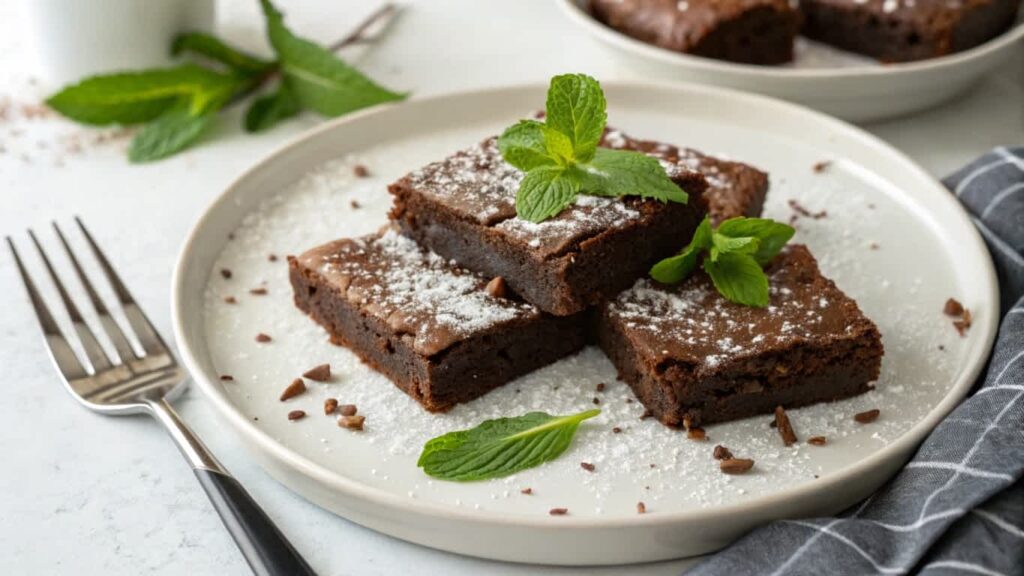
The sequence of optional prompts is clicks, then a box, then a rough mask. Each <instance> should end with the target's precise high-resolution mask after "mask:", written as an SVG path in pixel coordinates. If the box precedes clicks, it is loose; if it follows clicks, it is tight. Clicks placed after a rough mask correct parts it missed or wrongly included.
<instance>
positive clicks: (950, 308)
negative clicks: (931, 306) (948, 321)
mask: <svg viewBox="0 0 1024 576" xmlns="http://www.w3.org/2000/svg"><path fill="white" fill-rule="evenodd" d="M942 313H943V314H945V315H946V316H953V317H959V316H962V315H963V313H964V305H963V304H961V303H960V302H958V301H957V300H956V299H955V298H950V299H949V300H946V305H945V306H943V308H942Z"/></svg>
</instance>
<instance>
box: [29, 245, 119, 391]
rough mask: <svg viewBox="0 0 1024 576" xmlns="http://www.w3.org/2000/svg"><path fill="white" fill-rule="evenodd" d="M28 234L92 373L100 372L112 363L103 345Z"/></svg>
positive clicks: (41, 251)
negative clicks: (65, 311)
mask: <svg viewBox="0 0 1024 576" xmlns="http://www.w3.org/2000/svg"><path fill="white" fill-rule="evenodd" d="M28 235H29V238H31V239H32V243H33V244H35V245H36V250H37V251H38V252H39V257H40V258H42V260H43V264H44V265H45V266H46V271H47V272H49V274H50V280H52V281H53V284H54V286H56V287H57V292H58V293H59V294H60V299H61V301H62V302H63V303H64V308H65V309H66V310H67V312H68V316H70V317H71V324H72V325H73V326H74V327H75V333H76V334H78V340H79V341H80V342H81V343H82V349H83V350H85V356H86V358H88V359H89V364H90V365H91V366H92V371H93V373H94V374H95V373H97V372H102V371H103V370H106V369H108V368H110V367H111V366H112V363H111V361H110V359H109V358H108V357H107V353H106V352H104V351H103V347H102V346H100V343H99V342H98V341H97V340H96V335H95V334H93V332H92V328H89V325H88V324H86V323H85V319H84V318H83V317H82V313H81V312H79V311H78V306H76V305H75V302H74V300H72V299H71V296H70V295H68V291H67V289H65V288H64V283H63V282H61V280H60V276H58V275H57V271H56V270H54V268H53V264H51V263H50V258H49V257H48V256H47V255H46V251H45V250H43V245H42V244H40V243H39V239H38V238H36V235H35V232H32V231H31V230H29V231H28Z"/></svg>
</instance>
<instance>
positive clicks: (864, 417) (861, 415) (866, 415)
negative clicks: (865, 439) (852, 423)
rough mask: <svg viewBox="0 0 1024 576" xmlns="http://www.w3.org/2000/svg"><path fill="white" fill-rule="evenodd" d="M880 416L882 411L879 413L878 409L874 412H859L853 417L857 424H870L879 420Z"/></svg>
mask: <svg viewBox="0 0 1024 576" xmlns="http://www.w3.org/2000/svg"><path fill="white" fill-rule="evenodd" d="M879 414H881V411H879V410H878V408H875V409H873V410H867V411H865V412H858V413H857V414H854V415H853V419H854V420H856V421H857V422H860V423H861V424H870V423H872V422H874V421H875V420H878V415H879Z"/></svg>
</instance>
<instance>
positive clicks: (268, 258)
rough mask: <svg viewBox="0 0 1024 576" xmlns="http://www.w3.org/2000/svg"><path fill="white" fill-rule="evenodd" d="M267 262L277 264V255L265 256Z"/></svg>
mask: <svg viewBox="0 0 1024 576" xmlns="http://www.w3.org/2000/svg"><path fill="white" fill-rule="evenodd" d="M267 261H268V262H277V254H267Z"/></svg>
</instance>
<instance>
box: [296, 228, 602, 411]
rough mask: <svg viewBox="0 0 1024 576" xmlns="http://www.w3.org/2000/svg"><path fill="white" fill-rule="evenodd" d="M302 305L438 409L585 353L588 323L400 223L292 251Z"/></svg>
mask: <svg viewBox="0 0 1024 576" xmlns="http://www.w3.org/2000/svg"><path fill="white" fill-rule="evenodd" d="M288 265H289V269H290V279H291V283H292V288H293V290H294V293H295V304H296V306H298V307H299V309H301V310H302V311H303V312H306V313H307V314H309V315H310V316H311V317H312V318H313V319H314V320H315V321H316V322H318V323H319V324H320V325H322V326H323V327H324V328H325V329H326V330H327V332H328V334H329V335H330V337H331V341H332V342H334V343H335V344H340V345H343V346H346V347H348V348H350V349H351V350H352V351H353V352H355V354H356V355H358V356H359V357H360V358H361V359H362V360H363V361H364V362H366V363H367V364H369V365H370V366H371V367H372V368H374V369H376V370H377V371H379V372H381V373H383V374H384V375H385V376H387V377H388V378H390V379H391V380H392V381H393V382H394V383H395V385H397V386H398V387H399V388H401V389H402V390H403V391H404V392H405V393H407V394H409V395H410V396H412V397H413V398H414V399H416V401H418V402H419V403H420V404H422V405H423V407H424V408H426V409H427V410H429V411H431V412H438V411H443V410H447V409H449V408H451V407H452V406H454V405H455V404H457V403H460V402H467V401H469V400H472V399H474V398H476V397H478V396H481V395H483V394H484V393H486V392H488V391H489V390H491V389H493V388H496V387H498V386H501V385H502V384H504V383H506V382H508V381H509V380H512V379H514V378H516V377H518V376H521V375H523V374H526V373H527V372H530V371H532V370H534V369H536V368H540V367H541V366H544V365H546V364H549V363H551V362H554V361H555V360H558V359H559V358H562V357H563V356H567V355H569V354H572V353H574V352H576V351H578V350H579V349H580V348H582V347H583V345H584V343H585V322H584V321H583V319H582V318H581V317H578V316H566V317H556V316H550V315H547V314H543V313H542V312H541V311H540V310H538V309H537V307H535V306H533V305H531V304H527V303H525V302H522V301H519V300H516V299H514V298H512V297H511V295H510V294H505V293H503V290H502V289H501V287H500V286H498V285H497V284H499V283H490V286H488V285H489V281H490V280H491V279H490V278H486V277H482V276H478V275H475V274H472V273H471V272H469V271H468V270H465V269H462V268H459V267H457V266H455V265H453V264H452V263H450V262H449V261H448V260H446V259H444V258H441V257H440V256H438V255H437V254H433V253H430V252H427V251H425V250H423V249H422V248H420V247H419V246H417V245H416V244H415V243H414V242H413V241H412V240H410V239H408V238H406V237H404V236H402V235H400V234H399V233H398V232H396V231H394V230H386V231H383V232H382V233H380V234H375V235H371V236H364V237H362V238H357V239H351V240H350V239H345V240H337V241H334V242H330V243H328V244H325V245H323V246H320V247H318V248H314V249H312V250H309V251H308V252H305V253H304V254H302V255H300V256H298V257H294V256H290V257H289V258H288Z"/></svg>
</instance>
